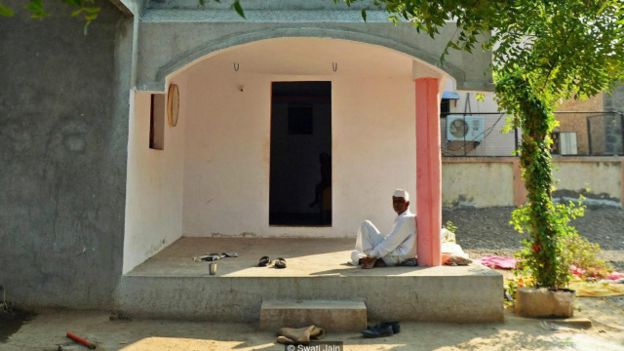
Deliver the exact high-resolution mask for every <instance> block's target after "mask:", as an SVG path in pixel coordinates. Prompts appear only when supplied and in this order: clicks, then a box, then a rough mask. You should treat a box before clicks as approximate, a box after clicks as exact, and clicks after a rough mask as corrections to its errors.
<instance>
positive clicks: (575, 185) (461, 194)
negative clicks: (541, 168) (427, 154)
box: [442, 157, 624, 207]
mask: <svg viewBox="0 0 624 351" xmlns="http://www.w3.org/2000/svg"><path fill="white" fill-rule="evenodd" d="M553 176H554V179H555V182H556V184H555V186H556V191H555V192H554V193H553V197H555V198H556V199H560V200H564V201H567V200H573V199H578V198H579V196H580V195H583V196H584V197H585V198H586V204H587V205H597V206H613V207H622V205H623V204H624V186H623V184H624V158H622V157H555V158H554V159H553ZM442 200H443V205H444V206H445V207H462V206H464V207H465V206H468V207H491V206H514V205H516V206H517V205H520V204H522V203H524V201H525V200H526V190H525V189H524V185H523V183H522V181H521V174H520V167H519V162H518V159H517V158H509V157H508V158H502V157H501V158H499V157H496V158H471V157H470V158H463V157H461V158H460V157H449V158H445V159H444V160H443V167H442Z"/></svg>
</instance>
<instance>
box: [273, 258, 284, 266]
mask: <svg viewBox="0 0 624 351" xmlns="http://www.w3.org/2000/svg"><path fill="white" fill-rule="evenodd" d="M273 267H275V268H278V269H283V268H286V260H285V259H284V258H283V257H278V258H276V259H275V262H273Z"/></svg>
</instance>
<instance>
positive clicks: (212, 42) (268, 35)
mask: <svg viewBox="0 0 624 351" xmlns="http://www.w3.org/2000/svg"><path fill="white" fill-rule="evenodd" d="M399 34H400V33H397V34H396V35H395V36H396V37H398V38H395V37H392V36H385V35H384V36H382V35H379V34H376V33H370V32H364V31H360V30H355V29H353V28H349V27H337V26H335V25H334V24H328V25H327V27H321V26H320V25H306V26H280V27H271V28H265V29H262V30H248V31H240V32H236V33H232V34H228V35H222V36H218V37H216V38H212V39H209V40H207V41H205V42H203V43H199V44H196V45H193V46H192V47H189V48H188V49H186V50H182V51H180V53H179V54H176V55H171V57H167V58H166V59H165V60H166V61H165V62H163V63H162V64H160V65H153V66H152V67H158V68H157V69H155V70H154V71H153V72H149V71H144V72H141V73H140V74H139V81H138V82H137V86H138V88H139V89H140V90H153V91H164V89H165V84H166V79H167V76H169V75H171V74H173V73H176V72H178V71H179V70H181V69H183V68H185V67H188V66H190V65H192V64H194V63H195V62H197V61H198V60H201V59H203V58H205V57H206V56H210V55H213V54H217V53H218V52H221V51H223V50H227V49H229V48H233V47H236V46H239V45H243V44H248V43H252V42H257V41H262V40H269V39H277V38H289V37H290V38H297V37H299V38H306V37H308V38H326V39H339V40H347V41H354V42H360V43H365V44H371V45H376V46H381V47H384V48H388V49H391V50H394V51H397V52H400V53H403V54H406V55H408V56H410V57H412V58H413V59H415V60H419V61H421V62H424V63H426V64H427V65H428V66H430V68H432V69H433V70H436V71H438V72H439V73H441V74H448V75H450V76H451V77H453V78H454V79H455V80H456V82H457V84H458V86H462V85H463V84H462V83H463V82H464V81H465V72H464V70H462V68H460V67H459V66H457V65H455V64H453V63H450V62H446V63H445V66H444V67H441V64H440V60H439V56H436V55H434V54H432V53H431V52H428V51H426V50H425V49H423V48H422V47H421V46H419V45H414V43H410V42H408V41H407V40H406V39H409V38H403V37H401V36H400V35H399ZM177 36H178V37H180V36H181V34H177ZM182 39H183V38H182ZM414 42H416V40H414Z"/></svg>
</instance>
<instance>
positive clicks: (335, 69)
mask: <svg viewBox="0 0 624 351" xmlns="http://www.w3.org/2000/svg"><path fill="white" fill-rule="evenodd" d="M332 71H334V72H336V71H338V62H332Z"/></svg>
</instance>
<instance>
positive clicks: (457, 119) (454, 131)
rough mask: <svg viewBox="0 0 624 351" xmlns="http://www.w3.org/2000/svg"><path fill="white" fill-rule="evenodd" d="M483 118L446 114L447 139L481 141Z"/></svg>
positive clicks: (483, 129)
mask: <svg viewBox="0 0 624 351" xmlns="http://www.w3.org/2000/svg"><path fill="white" fill-rule="evenodd" d="M484 133H485V119H484V118H483V117H482V116H463V115H448V116H446V139H447V140H448V141H483V135H484Z"/></svg>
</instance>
